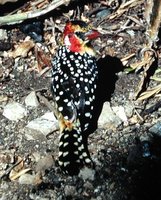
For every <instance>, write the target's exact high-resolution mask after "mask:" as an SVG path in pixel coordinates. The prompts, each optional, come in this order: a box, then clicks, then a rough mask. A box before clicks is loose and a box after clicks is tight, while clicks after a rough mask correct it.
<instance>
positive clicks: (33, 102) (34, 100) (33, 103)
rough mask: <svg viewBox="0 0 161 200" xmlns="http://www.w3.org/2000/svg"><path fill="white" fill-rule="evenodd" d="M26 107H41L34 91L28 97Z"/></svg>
mask: <svg viewBox="0 0 161 200" xmlns="http://www.w3.org/2000/svg"><path fill="white" fill-rule="evenodd" d="M25 104H26V106H31V107H37V106H39V101H38V99H37V96H36V93H35V91H32V92H31V93H30V94H29V95H27V97H26V98H25Z"/></svg>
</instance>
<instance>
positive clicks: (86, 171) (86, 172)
mask: <svg viewBox="0 0 161 200" xmlns="http://www.w3.org/2000/svg"><path fill="white" fill-rule="evenodd" d="M78 176H79V177H81V178H82V179H84V180H91V181H93V180H94V177H95V170H93V169H91V168H88V167H84V168H82V169H81V170H80V172H79V175H78Z"/></svg>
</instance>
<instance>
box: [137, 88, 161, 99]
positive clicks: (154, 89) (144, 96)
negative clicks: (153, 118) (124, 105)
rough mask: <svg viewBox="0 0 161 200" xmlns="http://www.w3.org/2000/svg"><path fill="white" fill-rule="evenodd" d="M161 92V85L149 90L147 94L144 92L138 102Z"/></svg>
mask: <svg viewBox="0 0 161 200" xmlns="http://www.w3.org/2000/svg"><path fill="white" fill-rule="evenodd" d="M159 92H161V84H159V85H157V86H156V87H154V88H151V89H149V90H147V91H146V92H143V93H142V94H141V95H140V97H139V98H138V100H140V101H142V100H144V99H148V98H149V97H151V96H153V95H155V94H158V93H159Z"/></svg>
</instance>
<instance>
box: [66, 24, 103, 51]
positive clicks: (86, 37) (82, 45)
mask: <svg viewBox="0 0 161 200" xmlns="http://www.w3.org/2000/svg"><path fill="white" fill-rule="evenodd" d="M99 36H100V33H99V32H98V31H96V30H93V29H92V28H91V27H90V26H89V25H88V24H86V23H85V22H83V21H79V20H76V21H69V22H67V24H66V26H65V29H64V33H63V43H64V45H66V46H68V48H69V49H70V50H71V51H73V52H79V53H84V52H85V51H86V49H87V46H86V44H87V43H88V42H89V41H90V40H93V39H96V38H98V37H99Z"/></svg>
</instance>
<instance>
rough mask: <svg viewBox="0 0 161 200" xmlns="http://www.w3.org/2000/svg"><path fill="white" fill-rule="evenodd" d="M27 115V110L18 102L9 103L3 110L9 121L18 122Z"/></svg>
mask: <svg viewBox="0 0 161 200" xmlns="http://www.w3.org/2000/svg"><path fill="white" fill-rule="evenodd" d="M26 115H27V110H26V108H25V107H24V106H23V105H21V104H20V103H17V102H12V103H8V104H7V105H6V106H5V107H4V110H3V116H5V117H6V118H7V119H9V120H13V121H17V120H20V119H22V118H23V117H25V116H26Z"/></svg>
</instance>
